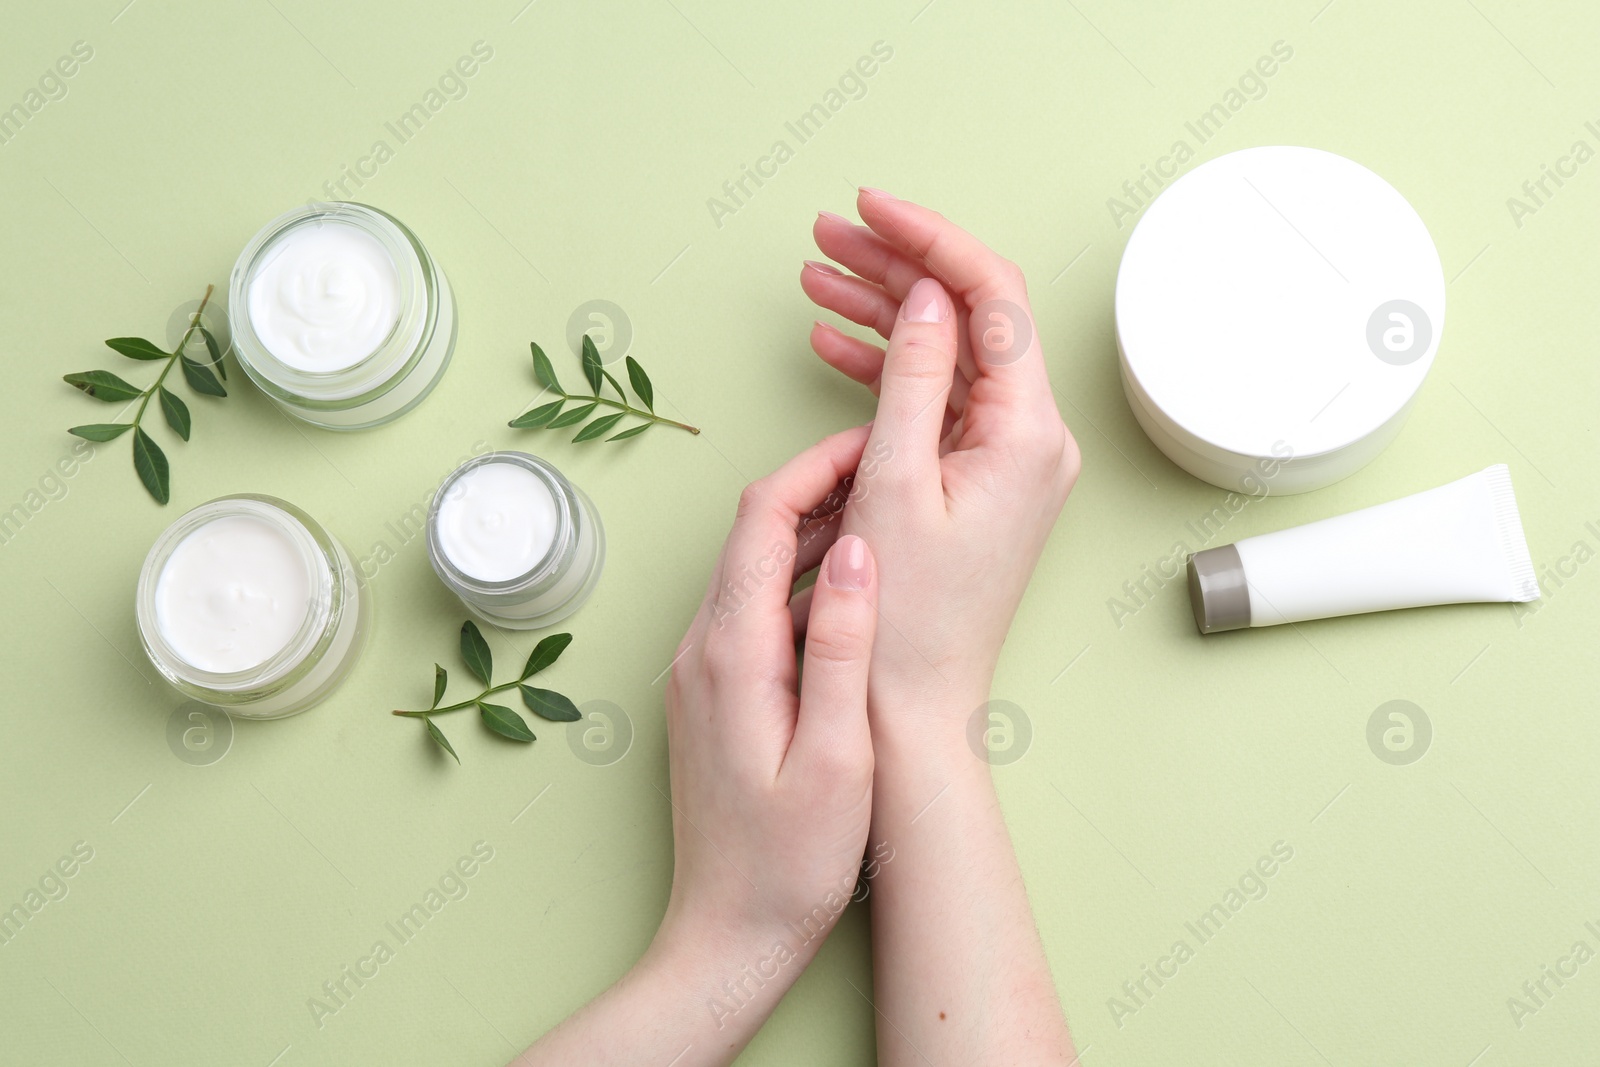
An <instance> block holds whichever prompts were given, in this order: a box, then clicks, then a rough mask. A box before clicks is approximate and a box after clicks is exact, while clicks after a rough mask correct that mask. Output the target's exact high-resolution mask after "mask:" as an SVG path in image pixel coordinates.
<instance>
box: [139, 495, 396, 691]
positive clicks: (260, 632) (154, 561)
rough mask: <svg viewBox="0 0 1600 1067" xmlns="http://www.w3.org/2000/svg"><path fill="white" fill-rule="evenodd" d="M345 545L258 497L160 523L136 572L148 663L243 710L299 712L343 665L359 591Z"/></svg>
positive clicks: (352, 643)
mask: <svg viewBox="0 0 1600 1067" xmlns="http://www.w3.org/2000/svg"><path fill="white" fill-rule="evenodd" d="M368 599H369V598H368V597H366V596H364V595H363V594H362V593H361V591H360V589H359V588H358V586H357V582H356V572H355V567H354V566H353V565H352V563H351V561H350V556H349V554H348V553H347V552H346V551H345V550H344V547H343V546H341V545H340V544H339V542H338V541H336V540H335V539H334V538H333V536H332V535H330V534H329V533H328V531H327V530H325V529H323V527H322V526H321V524H319V523H318V522H317V521H316V520H315V519H313V518H311V516H309V515H307V514H306V513H305V512H303V511H301V510H300V509H298V508H296V507H294V506H293V505H292V504H288V503H286V502H284V501H282V500H278V499H275V498H273V497H270V496H254V495H240V496H226V497H220V498H218V499H216V500H213V501H211V502H209V503H206V504H201V505H200V506H199V507H197V508H195V509H194V510H193V511H191V512H189V513H188V514H186V515H184V516H183V517H181V518H180V519H178V521H176V522H174V523H173V524H172V525H171V526H169V527H167V529H166V532H164V533H163V534H162V535H161V536H160V537H159V538H157V540H156V543H155V545H154V546H152V547H151V549H150V554H149V555H148V556H146V557H145V561H144V569H143V570H142V571H140V573H139V588H138V593H137V600H136V604H135V614H136V616H137V619H138V625H139V638H140V640H141V642H142V643H143V644H144V649H145V652H146V654H147V655H149V657H150V662H151V663H153V664H154V665H155V667H156V670H158V671H160V672H161V675H162V677H164V678H166V680H167V681H168V682H170V683H171V684H172V686H173V687H174V688H176V689H177V690H178V691H179V692H182V693H183V694H185V695H186V696H189V697H192V698H193V699H195V700H200V701H203V702H205V703H207V704H213V705H216V706H217V707H220V708H223V709H225V710H227V711H228V713H229V714H231V715H235V716H240V717H244V718H253V719H276V718H279V717H281V716H284V715H292V714H294V713H295V712H298V711H304V710H305V709H307V708H309V707H311V706H312V705H313V704H316V703H318V702H319V701H321V700H322V699H323V698H325V697H326V696H327V695H328V694H329V693H331V692H332V691H333V690H334V688H335V687H336V686H337V685H338V684H339V683H340V682H341V681H343V680H344V677H345V675H347V674H348V673H349V672H350V668H351V667H352V666H353V665H354V663H355V661H356V658H357V657H358V656H359V654H360V651H361V646H362V641H363V638H364V637H365V634H366V622H367V618H366V617H367V610H368V609H367V600H368Z"/></svg>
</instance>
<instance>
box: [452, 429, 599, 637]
mask: <svg viewBox="0 0 1600 1067" xmlns="http://www.w3.org/2000/svg"><path fill="white" fill-rule="evenodd" d="M605 555H606V537H605V530H604V528H603V527H602V526H601V525H600V516H599V514H598V513H597V512H596V511H595V509H594V504H593V503H592V502H591V501H590V500H589V498H588V497H587V496H585V495H584V494H583V492H582V490H580V489H578V488H577V487H576V486H574V485H573V484H572V483H571V482H569V481H567V479H566V478H564V477H563V476H562V474H561V472H560V471H558V470H556V469H555V468H554V467H552V466H551V465H550V464H548V463H546V462H545V461H544V460H542V459H539V458H538V457H537V456H530V455H528V454H527V453H526V452H489V453H487V454H485V455H482V456H479V457H477V458H476V459H472V460H468V461H467V462H466V463H464V464H462V465H461V466H460V467H458V468H456V470H455V471H454V472H453V473H452V474H451V475H450V476H449V477H448V478H446V479H445V481H444V484H442V485H441V486H440V487H439V491H438V493H437V494H435V496H434V498H433V504H432V505H431V506H430V507H429V509H428V558H429V559H430V560H431V561H432V563H433V569H434V571H435V572H436V573H437V574H438V575H439V580H440V581H442V582H444V584H445V585H446V586H447V587H449V589H450V591H451V592H453V593H455V594H456V596H458V597H460V598H461V600H462V601H463V602H464V603H465V604H466V605H467V607H468V608H469V609H471V610H472V611H473V613H474V614H476V615H478V616H479V617H480V618H482V619H483V620H484V621H486V622H490V623H493V624H494V625H496V626H504V627H506V628H508V629H512V630H533V629H538V628H540V627H545V626H551V625H553V624H555V623H557V622H559V621H561V620H562V619H564V618H566V617H567V616H568V615H571V614H572V613H573V612H574V611H577V610H578V608H580V607H582V606H583V602H584V601H585V600H587V599H588V597H589V594H590V592H591V591H593V589H594V586H595V583H596V582H598V581H599V580H600V571H601V569H602V568H603V567H604V565H605Z"/></svg>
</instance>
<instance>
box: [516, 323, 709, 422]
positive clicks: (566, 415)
mask: <svg viewBox="0 0 1600 1067" xmlns="http://www.w3.org/2000/svg"><path fill="white" fill-rule="evenodd" d="M529 347H530V348H532V349H533V374H534V377H536V378H538V379H539V384H540V385H542V386H544V387H545V389H547V390H549V391H550V392H552V393H555V394H556V395H557V396H558V397H559V398H560V399H558V400H552V401H550V402H549V403H547V404H541V405H539V406H538V407H536V408H534V409H532V410H531V411H525V412H523V413H522V414H521V415H518V416H517V417H516V418H514V419H512V420H511V426H512V428H513V429H518V430H532V429H539V428H548V429H559V428H561V427H563V426H576V425H577V424H578V423H580V422H584V421H586V420H588V418H589V416H591V415H593V414H594V413H595V412H596V411H598V410H599V409H600V408H602V407H606V408H617V409H619V410H617V411H615V412H612V413H609V414H604V415H600V416H599V417H598V418H596V419H595V420H594V421H593V422H590V423H589V424H588V425H587V426H585V427H584V428H583V429H581V430H579V431H578V433H577V436H576V437H574V438H573V440H574V441H593V440H594V439H596V438H598V437H605V435H606V434H608V433H611V431H612V430H613V429H615V428H616V426H617V423H619V422H621V421H622V420H623V419H624V418H626V417H628V416H629V415H632V416H634V417H636V418H640V419H643V420H644V421H643V422H641V423H638V424H636V425H634V426H630V427H628V429H626V430H623V431H621V432H620V433H614V434H611V436H610V437H606V440H607V441H622V440H626V439H627V438H629V437H638V436H639V435H640V434H642V433H644V432H645V431H646V430H648V429H649V428H650V427H652V426H654V425H656V424H657V423H661V424H663V425H666V426H676V427H677V428H678V429H680V430H687V431H689V432H690V433H694V434H697V433H699V432H700V430H699V428H698V427H694V426H690V425H689V424H688V423H684V422H675V421H673V420H672V419H668V418H663V417H662V416H660V415H657V414H656V408H655V403H656V392H655V386H653V385H651V384H650V376H649V375H647V374H645V372H644V368H643V367H641V366H639V361H638V360H636V359H634V358H633V357H632V356H628V357H627V367H628V384H630V385H632V386H633V391H634V393H635V394H636V395H637V396H638V398H639V402H640V403H641V404H643V405H644V407H643V408H638V407H635V406H633V404H631V403H629V401H628V394H627V392H626V390H624V389H623V388H622V383H621V382H619V381H617V379H616V378H615V377H613V376H612V374H611V372H610V371H608V370H606V368H605V365H604V364H603V363H601V362H600V353H599V351H598V350H596V349H595V347H594V339H593V338H591V337H590V336H589V335H588V334H584V335H583V376H584V378H586V379H587V380H588V382H589V390H590V393H591V394H593V395H588V396H586V395H584V394H582V393H569V392H567V391H566V390H565V389H563V388H561V382H560V381H558V380H557V378H556V369H555V368H554V367H553V366H551V365H550V357H549V356H547V355H545V354H544V349H542V348H540V347H539V345H538V343H537V342H532V343H530V344H529ZM606 385H610V386H611V388H612V390H613V391H615V392H616V394H617V397H618V399H616V400H613V399H611V398H610V397H608V396H602V395H601V393H602V392H603V390H604V386H606ZM569 400H571V401H576V402H577V406H576V407H572V408H565V409H564V406H565V405H566V403H567V402H568V401H569Z"/></svg>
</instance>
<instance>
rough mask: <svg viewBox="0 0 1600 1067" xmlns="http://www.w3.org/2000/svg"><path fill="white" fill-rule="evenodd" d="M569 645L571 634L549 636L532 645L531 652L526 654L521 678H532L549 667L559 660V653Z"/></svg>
mask: <svg viewBox="0 0 1600 1067" xmlns="http://www.w3.org/2000/svg"><path fill="white" fill-rule="evenodd" d="M570 644H572V635H571V634H551V635H550V636H549V637H546V638H545V639H544V640H542V641H540V642H539V643H538V644H537V645H534V646H533V651H532V652H530V653H528V662H527V664H526V665H525V666H524V667H523V668H522V677H523V678H532V677H533V676H534V675H536V674H538V673H539V672H540V671H542V670H544V669H545V668H546V667H548V666H550V664H552V663H554V662H555V661H556V660H558V659H560V658H561V653H563V652H565V651H566V650H567V646H568V645H570Z"/></svg>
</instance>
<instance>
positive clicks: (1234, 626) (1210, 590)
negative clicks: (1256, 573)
mask: <svg viewBox="0 0 1600 1067" xmlns="http://www.w3.org/2000/svg"><path fill="white" fill-rule="evenodd" d="M1189 604H1190V606H1191V607H1193V608H1194V624H1195V625H1196V626H1197V627H1199V628H1200V632H1201V633H1203V634H1215V633H1221V632H1222V631H1223V630H1242V629H1244V628H1245V627H1247V626H1249V625H1250V590H1249V587H1248V586H1246V585H1245V580H1244V561H1242V560H1241V559H1240V558H1239V550H1238V549H1237V548H1235V547H1234V546H1233V545H1222V546H1221V547H1219V548H1208V549H1206V550H1205V551H1204V552H1196V553H1195V554H1194V555H1192V556H1190V557H1189Z"/></svg>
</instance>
